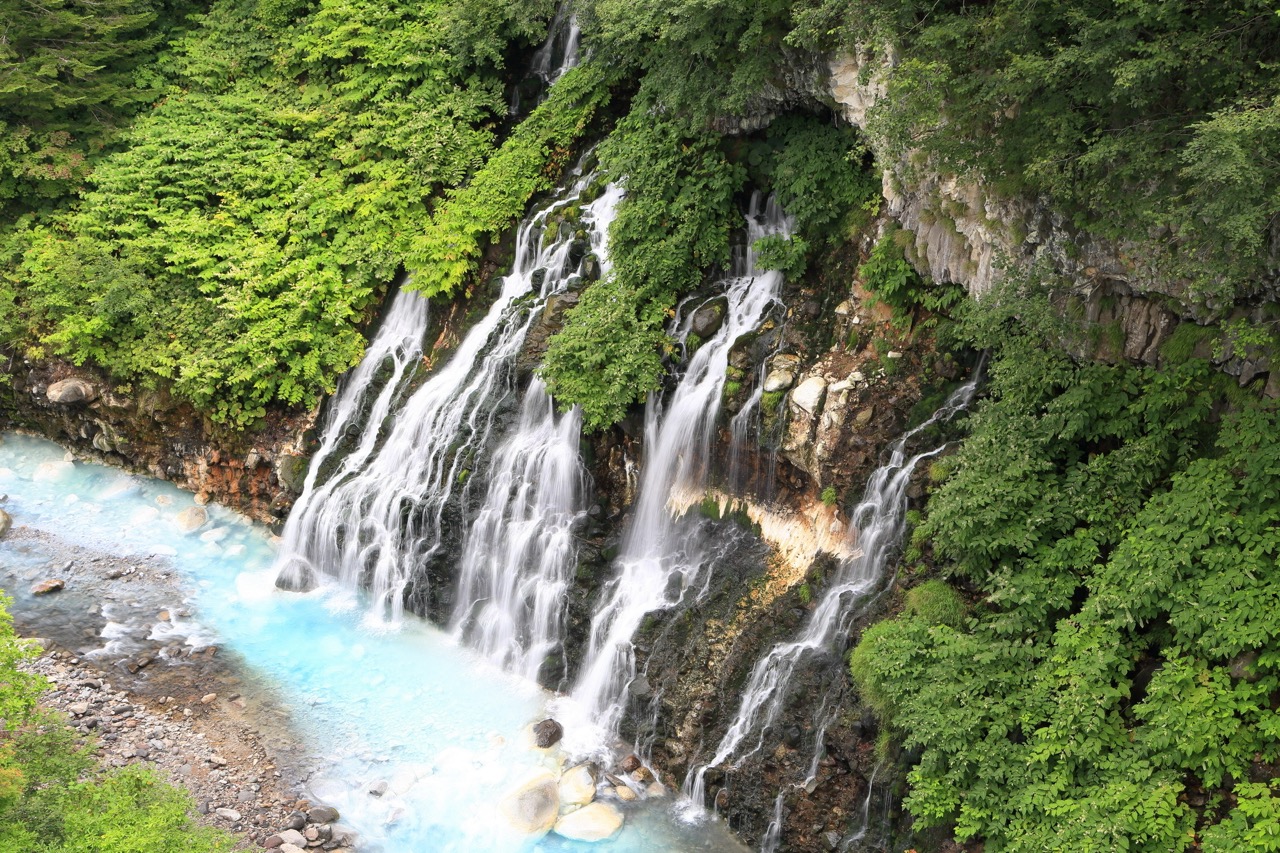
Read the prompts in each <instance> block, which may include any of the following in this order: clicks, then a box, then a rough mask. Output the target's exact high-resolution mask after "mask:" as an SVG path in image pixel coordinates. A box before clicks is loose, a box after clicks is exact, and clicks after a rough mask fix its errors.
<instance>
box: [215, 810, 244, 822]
mask: <svg viewBox="0 0 1280 853" xmlns="http://www.w3.org/2000/svg"><path fill="white" fill-rule="evenodd" d="M214 814H216V815H217V816H218V817H220V818H223V819H224V820H229V821H231V822H232V823H236V822H238V821H239V820H240V812H238V811H236V810H235V809H225V808H224V809H214Z"/></svg>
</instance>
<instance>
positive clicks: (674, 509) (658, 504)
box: [573, 197, 790, 734]
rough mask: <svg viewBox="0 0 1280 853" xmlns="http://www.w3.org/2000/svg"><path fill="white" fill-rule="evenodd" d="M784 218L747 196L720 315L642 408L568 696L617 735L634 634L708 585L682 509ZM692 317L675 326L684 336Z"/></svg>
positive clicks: (693, 491)
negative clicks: (625, 496)
mask: <svg viewBox="0 0 1280 853" xmlns="http://www.w3.org/2000/svg"><path fill="white" fill-rule="evenodd" d="M789 230H790V222H789V220H788V219H787V217H785V216H784V214H783V213H782V211H781V209H780V208H779V207H778V206H777V204H776V203H775V202H774V201H773V200H772V199H770V200H769V202H768V203H767V205H765V206H764V209H763V210H762V209H761V205H760V200H759V198H758V197H757V198H756V199H753V201H752V206H751V211H750V214H749V215H748V217H747V233H748V248H747V249H746V251H744V252H742V253H741V254H740V256H739V257H737V258H735V262H734V267H733V271H732V275H731V277H729V278H728V279H726V280H725V282H724V290H725V293H724V295H725V297H726V301H727V308H726V311H725V316H724V321H723V324H722V325H721V326H720V328H719V329H718V330H717V331H716V332H715V333H714V334H713V335H711V337H709V338H708V339H707V340H706V341H705V342H703V343H702V345H701V346H700V347H699V348H698V349H697V351H696V352H694V354H693V355H692V357H691V358H690V359H689V364H688V368H687V369H686V370H685V373H684V375H683V377H681V379H680V383H679V385H678V386H677V387H676V389H675V391H674V392H673V393H672V395H671V398H670V400H669V401H668V402H666V403H665V404H663V403H661V402H660V401H659V400H657V399H656V398H653V397H651V398H650V400H649V405H648V407H647V408H646V411H645V464H644V468H643V471H642V474H641V480H640V487H639V493H638V497H637V500H636V509H635V516H634V518H633V519H632V523H631V526H630V528H629V530H628V531H627V534H626V536H625V538H624V540H623V543H622V549H621V555H620V556H619V558H618V560H617V574H616V575H615V576H614V578H613V579H612V580H610V581H609V583H608V584H607V585H606V587H605V589H604V592H603V596H602V602H601V604H600V606H599V607H598V609H597V611H596V614H595V617H594V618H593V619H592V624H591V640H590V646H589V648H588V651H587V656H586V658H585V660H584V664H583V669H582V672H581V674H580V675H579V678H578V682H577V685H576V687H575V688H574V692H573V695H574V698H575V699H576V700H577V701H578V702H579V703H581V704H582V705H583V706H585V707H586V708H587V709H588V711H589V715H590V717H591V718H592V719H593V720H595V722H596V724H597V725H598V726H599V727H600V729H602V730H603V731H604V732H605V733H606V734H613V733H616V732H617V729H618V724H619V723H620V722H621V719H622V716H623V714H624V712H625V704H624V700H625V697H626V693H627V687H628V685H629V684H630V682H631V680H632V679H633V678H634V676H635V663H636V662H635V648H634V646H633V638H634V636H635V634H636V631H637V629H639V627H640V625H641V622H642V621H643V619H644V617H645V614H647V613H651V612H653V611H655V610H661V609H665V608H668V607H672V606H674V605H676V604H678V603H680V602H681V601H682V600H684V599H685V598H686V597H687V596H688V595H690V594H692V595H697V594H699V593H700V592H701V591H702V590H704V589H705V584H706V581H707V579H706V578H703V577H702V576H703V575H704V574H706V573H705V572H704V571H703V570H704V569H705V567H706V566H707V564H708V563H709V561H708V560H707V559H706V558H705V555H704V554H703V553H702V547H701V542H700V536H699V532H698V525H697V523H696V521H695V520H692V519H686V518H684V517H683V516H684V511H685V510H687V509H688V508H689V506H691V505H692V504H694V503H696V502H697V501H699V500H700V499H701V498H702V495H703V493H704V491H705V487H706V479H707V463H708V461H709V456H710V453H709V445H710V442H711V437H712V433H713V431H714V429H715V423H716V418H717V416H718V415H719V412H720V400H721V395H722V393H723V391H724V383H725V370H726V368H727V367H728V365H729V351H730V349H731V348H732V347H733V344H734V342H735V341H737V339H738V338H739V337H740V336H741V335H743V334H746V333H748V332H751V331H753V330H755V329H756V328H757V327H758V326H759V325H760V323H761V322H762V321H763V319H764V317H765V315H766V313H767V312H768V310H769V309H770V307H772V306H773V305H774V304H775V302H776V300H777V295H778V291H779V289H780V288H781V286H782V274H781V273H779V272H776V271H765V272H757V271H756V269H755V255H754V251H753V250H752V249H751V246H752V245H753V244H754V242H755V241H756V240H757V239H759V238H760V237H764V236H766V235H770V234H783V233H787V232H788V231H789ZM690 323H691V315H690V316H686V317H685V318H684V319H683V321H682V322H680V323H679V324H678V325H677V330H676V336H677V337H679V338H682V339H683V338H684V337H685V336H686V335H687V333H688V331H689V327H690Z"/></svg>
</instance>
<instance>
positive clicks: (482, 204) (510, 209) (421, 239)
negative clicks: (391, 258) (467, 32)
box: [408, 64, 609, 295]
mask: <svg viewBox="0 0 1280 853" xmlns="http://www.w3.org/2000/svg"><path fill="white" fill-rule="evenodd" d="M606 84H607V80H606V76H605V73H604V72H603V71H602V69H601V66H599V65H595V64H587V65H583V66H578V67H577V68H573V69H570V70H569V71H568V72H566V73H565V74H564V75H563V76H562V77H561V79H560V80H558V81H557V82H556V85H555V86H554V87H552V89H551V92H550V94H549V95H548V97H547V99H546V100H545V101H544V102H543V103H542V104H540V105H539V106H538V107H537V109H535V110H534V111H533V113H532V114H531V115H530V116H529V117H528V118H527V119H525V120H524V121H523V122H521V123H520V124H519V125H518V126H517V127H516V129H515V131H514V132H513V133H512V134H511V136H509V137H508V138H507V139H506V140H505V141H504V142H503V144H502V147H501V148H499V149H498V151H497V152H496V153H495V154H494V155H493V157H491V158H490V159H489V160H488V161H487V162H486V163H485V165H484V167H483V168H481V169H480V170H479V171H478V172H477V173H476V175H475V177H473V178H472V179H471V181H470V182H469V183H468V184H467V185H466V186H465V187H462V188H461V189H457V190H454V191H452V192H450V193H449V194H448V196H447V197H446V198H445V200H444V201H443V202H441V204H440V205H439V206H438V207H437V208H436V210H435V212H434V213H433V215H432V220H431V224H430V226H429V227H428V228H427V229H426V231H425V232H424V233H423V234H422V235H420V236H418V237H415V238H414V239H413V241H412V244H411V246H410V249H409V256H408V263H409V264H410V266H411V267H412V268H413V269H415V270H417V274H416V275H414V277H413V279H412V281H411V285H412V286H413V287H414V288H417V289H419V290H421V291H423V292H424V293H425V294H427V295H434V294H439V293H444V294H448V293H452V292H454V291H456V290H457V289H458V287H459V286H460V285H461V284H463V283H464V282H465V281H466V280H467V278H468V277H469V276H470V275H472V274H473V273H474V271H475V268H476V265H477V263H478V262H479V259H480V255H481V252H482V251H483V249H484V246H485V244H486V242H487V240H488V239H490V238H493V237H496V236H497V235H499V234H500V233H501V232H502V231H503V230H504V229H506V228H508V227H510V225H511V224H512V223H513V222H514V221H515V220H516V219H518V218H519V217H520V216H521V215H522V214H523V213H524V210H525V207H526V206H527V205H528V203H529V201H530V199H532V198H533V196H534V195H535V194H537V193H539V192H545V191H546V190H549V189H551V188H552V187H553V186H555V184H556V182H557V181H559V180H560V177H561V175H562V172H563V170H564V167H565V165H566V164H567V161H568V158H569V155H570V153H571V152H572V151H573V148H574V146H575V145H576V144H577V142H578V141H579V139H580V138H581V137H582V135H583V134H584V133H585V132H586V131H587V128H588V125H589V122H590V121H591V119H592V117H594V116H595V115H596V113H597V111H598V110H599V109H600V108H601V107H602V106H603V105H604V104H605V103H606V102H607V101H608V98H609V89H608V86H607V85H606Z"/></svg>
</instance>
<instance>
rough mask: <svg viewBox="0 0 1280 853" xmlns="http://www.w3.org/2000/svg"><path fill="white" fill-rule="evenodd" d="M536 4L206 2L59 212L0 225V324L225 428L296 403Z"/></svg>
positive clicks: (476, 153)
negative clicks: (129, 122) (171, 397)
mask: <svg viewBox="0 0 1280 853" xmlns="http://www.w3.org/2000/svg"><path fill="white" fill-rule="evenodd" d="M550 11H551V4H550V3H549V2H545V0H544V2H539V3H532V4H530V3H498V4H493V3H478V2H475V0H438V2H433V3H428V4H425V5H424V4H420V3H403V2H398V0H371V2H362V1H361V2H346V0H326V2H321V3H319V4H316V5H310V4H298V3H293V4H291V3H278V4H269V5H268V4H255V3H252V2H244V0H221V2H218V3H216V4H215V5H214V6H213V7H212V8H211V9H210V11H209V13H208V14H207V15H205V16H203V17H202V18H201V19H200V21H199V26H197V27H195V28H193V29H191V30H190V31H189V32H187V34H186V35H184V36H183V37H182V38H180V39H178V40H177V41H176V42H175V43H174V44H173V45H172V47H171V49H170V50H169V51H168V52H167V54H166V55H164V56H163V57H162V58H161V59H160V61H159V62H157V63H155V64H153V65H151V66H149V67H148V68H147V69H146V71H145V73H143V72H139V73H140V74H141V76H142V77H144V78H145V79H147V80H148V81H150V85H151V86H152V87H153V88H154V89H155V90H157V91H159V92H163V94H164V97H163V98H162V99H161V100H159V101H157V102H156V104H155V106H154V108H153V109H151V110H150V111H149V112H147V113H146V115H144V116H143V117H141V118H140V119H139V120H138V121H137V122H136V123H135V124H134V125H133V126H132V127H131V128H130V129H129V130H128V131H127V132H126V133H124V134H123V135H121V136H120V137H119V139H118V146H119V150H118V151H116V152H114V153H106V154H104V156H102V157H101V158H99V159H98V160H97V161H96V162H95V163H94V164H93V170H92V173H91V174H88V175H86V176H82V179H83V180H84V181H85V182H86V183H87V186H86V188H85V190H84V191H83V192H82V193H81V199H80V201H79V203H78V205H77V206H76V207H75V208H74V209H72V210H69V211H66V212H65V213H63V214H61V215H57V216H53V217H48V218H46V219H45V220H44V221H43V222H42V223H39V224H37V225H35V226H34V227H28V223H20V224H19V227H18V229H17V230H16V232H13V233H10V234H9V235H7V239H6V240H5V245H6V246H7V248H8V251H9V253H10V257H11V258H14V259H15V260H16V262H15V263H14V265H13V266H11V267H10V269H9V271H8V273H7V275H6V279H7V284H6V286H4V287H3V288H0V290H3V291H4V292H0V303H4V302H8V301H13V302H14V303H15V310H14V311H13V312H12V313H11V314H9V315H8V316H6V317H5V318H4V320H2V321H0V326H3V327H2V328H0V337H3V338H4V339H7V340H14V341H16V342H18V343H20V344H22V343H25V344H27V345H28V346H30V344H31V341H32V339H36V340H37V341H38V342H39V343H40V344H42V345H43V347H44V348H45V350H47V351H49V352H53V353H56V354H59V355H64V356H66V357H68V358H70V359H72V360H73V361H76V362H82V361H86V360H92V361H94V362H96V363H98V364H99V365H101V366H103V367H105V368H106V369H107V370H109V371H110V372H112V373H113V374H114V375H116V376H117V377H118V378H122V379H131V378H138V379H142V380H148V379H154V378H163V379H167V380H171V381H172V382H173V387H174V390H175V392H176V393H177V394H178V395H179V396H182V397H185V398H187V399H189V400H191V401H193V402H194V403H195V404H196V405H197V406H198V407H200V408H201V409H203V410H205V411H208V412H210V413H211V414H212V415H213V416H214V418H215V419H217V420H222V421H227V422H230V423H232V424H236V425H242V424H245V423H248V422H250V421H252V420H253V419H254V418H256V417H258V416H260V415H261V414H262V413H263V411H264V407H265V406H266V405H267V404H269V403H271V402H277V401H278V402H283V403H286V404H295V405H296V404H311V403H313V402H314V401H315V400H316V398H317V395H318V393H319V392H321V391H324V390H326V389H329V388H331V387H332V386H333V383H334V381H335V380H336V377H337V375H338V374H339V373H340V372H341V371H342V370H344V369H345V368H347V367H349V366H350V365H351V364H353V363H354V362H355V361H356V360H357V359H358V358H359V356H360V354H361V352H362V350H363V339H362V337H361V335H360V333H359V331H358V326H359V324H360V322H361V321H362V320H363V318H364V317H365V315H366V312H367V311H368V310H369V309H370V308H371V306H372V304H373V301H374V297H375V296H376V294H377V292H378V289H379V288H380V287H382V286H384V285H385V283H386V282H388V281H389V280H390V279H391V278H392V276H393V275H394V273H395V271H396V270H397V268H398V267H399V266H400V265H401V263H402V261H403V260H404V258H405V257H406V256H407V255H408V254H409V253H410V251H411V246H412V244H413V242H414V239H415V238H416V237H418V235H419V234H420V232H421V231H422V228H423V225H424V223H425V222H426V221H427V220H428V218H429V215H430V213H431V198H432V196H433V195H434V194H436V193H438V192H439V191H440V190H441V189H442V188H445V187H449V186H455V185H457V184H459V183H461V182H463V181H464V180H466V179H467V178H468V177H469V176H470V175H471V174H472V173H473V172H474V171H475V169H476V167H477V166H479V165H480V164H481V163H482V162H483V161H484V160H485V159H486V157H487V156H488V155H489V154H490V152H491V150H492V146H493V144H494V141H495V120H496V119H497V118H499V117H500V116H502V115H503V114H504V112H505V109H506V106H505V102H504V78H503V75H502V71H503V68H502V63H503V59H504V57H505V55H506V53H507V51H508V50H509V49H510V46H511V45H513V44H521V43H528V42H529V41H530V40H533V39H536V38H538V37H540V35H541V31H542V27H543V22H544V21H545V19H546V17H547V15H548V14H549V13H550ZM68 91H72V90H68ZM542 165H543V164H542V163H538V164H536V166H535V167H534V173H535V174H539V173H541V169H542ZM521 203H522V202H521ZM37 351H38V349H37Z"/></svg>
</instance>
